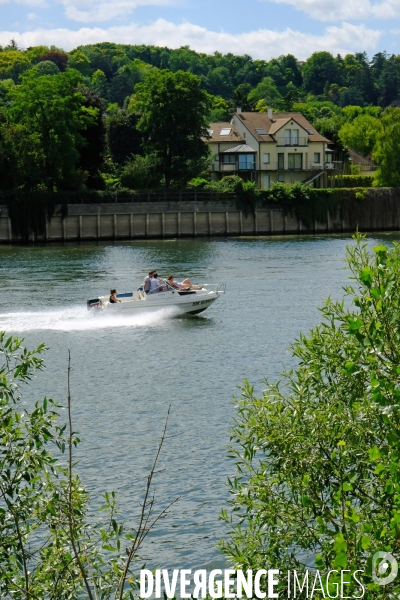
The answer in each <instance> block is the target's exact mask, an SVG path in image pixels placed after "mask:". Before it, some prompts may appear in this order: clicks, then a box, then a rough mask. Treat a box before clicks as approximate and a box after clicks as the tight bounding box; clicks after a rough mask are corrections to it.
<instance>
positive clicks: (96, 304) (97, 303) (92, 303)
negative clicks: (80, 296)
mask: <svg viewBox="0 0 400 600" xmlns="http://www.w3.org/2000/svg"><path fill="white" fill-rule="evenodd" d="M86 305H87V309H88V310H93V309H99V308H102V307H103V305H102V302H101V300H100V298H94V299H93V300H87V302H86Z"/></svg>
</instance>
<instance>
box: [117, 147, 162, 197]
mask: <svg viewBox="0 0 400 600" xmlns="http://www.w3.org/2000/svg"><path fill="white" fill-rule="evenodd" d="M120 181H121V184H122V185H123V186H124V187H126V188H128V189H130V190H149V189H154V188H158V187H160V185H161V170H160V163H159V161H158V159H157V157H156V156H153V155H151V154H148V155H147V156H139V155H137V156H133V157H132V158H131V159H130V160H128V161H127V162H126V163H125V165H124V168H123V169H122V171H121V176H120Z"/></svg>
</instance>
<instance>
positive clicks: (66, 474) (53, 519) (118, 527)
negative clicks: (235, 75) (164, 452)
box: [0, 332, 166, 600]
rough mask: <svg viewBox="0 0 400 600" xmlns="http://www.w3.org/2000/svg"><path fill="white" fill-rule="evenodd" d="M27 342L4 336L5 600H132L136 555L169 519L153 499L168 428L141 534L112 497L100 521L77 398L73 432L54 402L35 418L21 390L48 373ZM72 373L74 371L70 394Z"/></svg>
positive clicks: (0, 376)
mask: <svg viewBox="0 0 400 600" xmlns="http://www.w3.org/2000/svg"><path fill="white" fill-rule="evenodd" d="M22 342H23V340H20V339H17V338H12V337H10V338H8V339H7V338H6V337H5V335H4V332H0V356H1V357H2V359H3V364H0V467H1V468H0V490H1V495H0V539H1V543H0V561H1V570H0V596H1V598H14V599H15V600H22V599H24V600H26V599H28V598H30V599H35V600H38V599H39V598H54V599H55V598H56V599H57V600H70V599H74V598H75V599H76V598H83V597H85V598H88V599H89V600H94V599H95V598H98V599H100V598H101V599H102V600H111V599H114V598H118V599H120V600H128V598H129V599H130V600H132V599H133V597H134V596H133V593H134V591H136V588H137V579H136V578H135V576H134V573H133V572H132V567H133V564H134V561H135V560H136V558H137V552H138V550H139V547H140V545H141V544H142V542H143V540H144V539H145V537H146V536H147V534H148V533H149V531H150V529H151V528H152V527H153V526H154V525H155V523H156V521H157V520H158V518H160V517H162V516H165V514H166V510H163V511H162V512H161V513H160V514H159V515H157V514H156V513H155V512H154V497H153V498H151V495H152V491H151V487H152V479H153V476H154V474H155V469H156V463H157V458H158V455H159V452H160V450H161V447H162V444H163V441H164V439H165V431H166V425H165V427H164V431H163V433H162V437H161V441H160V443H159V445H158V452H157V455H156V459H155V461H154V463H153V467H152V469H151V471H150V474H149V476H148V478H147V487H146V489H145V492H144V495H143V500H142V502H141V504H140V507H139V514H140V515H141V516H139V523H138V527H137V528H136V529H134V530H125V528H124V525H123V524H122V523H118V522H117V520H116V519H117V516H116V500H115V494H114V492H112V493H110V494H109V493H106V494H105V495H104V501H103V502H102V504H103V506H102V507H101V509H100V510H101V511H102V512H101V513H100V514H101V515H104V517H103V518H99V517H98V516H96V515H95V514H93V512H91V511H90V498H89V494H88V492H87V491H86V490H85V489H84V487H83V486H82V483H81V481H80V479H79V477H78V476H77V475H76V474H75V472H74V462H73V460H74V457H73V448H74V447H75V446H76V445H77V444H78V443H79V439H78V438H77V437H76V434H75V433H74V432H73V430H72V420H71V398H70V396H69V391H68V405H67V408H68V425H60V424H59V415H58V414H57V411H58V407H59V405H58V404H57V403H56V402H54V401H53V400H51V399H48V398H45V399H44V400H43V401H42V402H37V403H36V404H35V405H34V406H33V407H32V410H29V405H27V403H26V402H24V401H23V400H22V398H21V393H20V392H21V390H20V388H21V387H22V386H23V384H26V383H28V382H29V381H30V380H31V379H32V378H33V377H34V375H35V372H36V371H37V370H38V369H42V367H43V360H42V358H41V354H42V352H43V351H44V349H45V348H44V344H41V345H40V346H39V347H38V348H37V349H36V350H34V351H32V352H30V351H28V350H27V349H26V348H24V347H23V346H22ZM69 372H70V365H68V390H69ZM52 450H54V451H55V453H54V454H53V453H52ZM55 455H57V457H58V458H56V457H55ZM65 455H67V456H65ZM138 568H139V566H138Z"/></svg>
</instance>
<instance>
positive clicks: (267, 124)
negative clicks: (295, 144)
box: [236, 112, 331, 143]
mask: <svg viewBox="0 0 400 600" xmlns="http://www.w3.org/2000/svg"><path fill="white" fill-rule="evenodd" d="M236 117H237V118H238V119H240V120H241V121H242V123H243V125H244V126H245V127H246V128H247V129H248V130H249V131H250V132H251V134H252V135H253V137H254V138H255V139H256V140H257V141H259V142H274V141H275V139H274V137H272V136H274V135H275V134H276V133H277V132H278V131H279V130H280V129H281V128H282V127H284V126H285V125H286V124H287V123H288V122H289V121H295V122H296V123H297V124H298V125H300V127H302V128H303V129H305V130H307V129H310V130H311V131H313V132H315V133H312V134H310V133H307V135H308V139H309V141H310V142H327V143H331V142H330V140H328V139H327V138H325V137H324V136H323V135H321V134H319V133H318V132H317V131H316V130H315V128H314V127H313V126H312V125H311V123H309V122H308V121H307V119H306V118H305V117H304V116H303V115H302V114H301V113H295V112H293V113H274V114H273V116H272V120H270V119H269V118H268V113H258V112H242V113H237V114H236ZM256 129H264V130H265V131H266V132H267V135H260V134H259V133H257V131H256Z"/></svg>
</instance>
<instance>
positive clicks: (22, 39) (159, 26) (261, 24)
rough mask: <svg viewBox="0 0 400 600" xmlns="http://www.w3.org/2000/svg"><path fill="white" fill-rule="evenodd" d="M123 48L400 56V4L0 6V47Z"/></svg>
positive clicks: (213, 0)
mask: <svg viewBox="0 0 400 600" xmlns="http://www.w3.org/2000/svg"><path fill="white" fill-rule="evenodd" d="M11 39H15V41H16V42H17V44H18V46H19V47H22V48H26V47H29V46H35V45H40V44H43V45H47V46H50V45H55V46H57V47H60V48H63V49H64V50H72V49H73V48H75V47H76V46H79V45H82V44H89V43H96V42H104V41H109V42H118V43H124V44H152V45H155V46H167V47H169V48H179V47H180V46H185V45H187V46H190V48H192V49H193V50H196V51H198V52H206V53H207V54H213V53H214V52H216V51H219V52H222V53H224V54H225V53H227V52H232V53H234V54H249V55H250V56H252V57H253V58H261V59H264V60H269V59H270V58H273V57H277V56H280V55H281V54H288V53H291V54H294V55H295V56H296V57H297V58H298V59H300V60H305V59H307V58H308V57H309V56H310V55H311V54H312V53H313V52H316V51H320V50H327V51H329V52H332V53H333V54H337V53H340V54H342V55H344V54H347V53H354V52H363V51H365V52H367V54H368V55H369V56H370V57H372V56H373V55H374V54H375V53H376V52H379V51H383V50H386V51H387V52H389V53H390V54H392V53H394V54H400V0H376V1H371V0H245V1H244V0H241V1H239V0H0V45H6V44H8V43H9V41H10V40H11Z"/></svg>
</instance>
